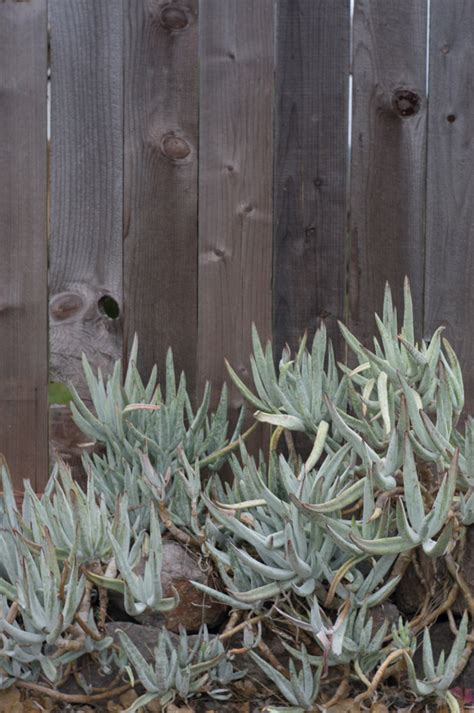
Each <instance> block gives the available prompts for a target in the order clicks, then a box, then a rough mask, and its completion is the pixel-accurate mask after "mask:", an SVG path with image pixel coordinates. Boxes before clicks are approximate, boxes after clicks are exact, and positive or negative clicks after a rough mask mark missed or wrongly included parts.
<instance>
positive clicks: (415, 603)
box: [393, 551, 451, 615]
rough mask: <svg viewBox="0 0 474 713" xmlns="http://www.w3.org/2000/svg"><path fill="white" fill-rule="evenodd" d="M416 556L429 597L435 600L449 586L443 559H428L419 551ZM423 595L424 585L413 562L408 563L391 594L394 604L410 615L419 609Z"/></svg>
mask: <svg viewBox="0 0 474 713" xmlns="http://www.w3.org/2000/svg"><path fill="white" fill-rule="evenodd" d="M417 556H418V562H419V566H420V570H421V572H422V576H423V578H424V580H425V582H426V583H427V584H428V585H429V587H430V593H431V598H432V599H433V600H436V601H437V600H439V597H440V593H442V592H444V591H445V590H446V591H447V589H446V588H449V586H450V582H451V578H450V575H449V573H448V570H447V568H446V564H445V562H444V559H443V558H442V557H439V558H437V559H430V558H429V557H426V555H424V554H423V552H421V551H419V552H418V553H417ZM425 596H426V590H425V587H424V586H423V584H422V582H421V581H420V579H419V577H418V575H417V573H416V571H415V568H414V566H413V564H410V565H409V566H408V569H407V570H406V572H405V574H404V575H403V577H402V579H401V581H400V582H399V584H398V587H397V589H396V590H395V594H394V595H393V599H394V601H395V604H396V606H397V607H398V609H399V610H400V612H401V613H402V614H404V615H412V614H415V613H416V612H417V611H419V609H421V606H422V604H423V601H424V599H425Z"/></svg>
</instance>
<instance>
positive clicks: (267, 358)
mask: <svg viewBox="0 0 474 713" xmlns="http://www.w3.org/2000/svg"><path fill="white" fill-rule="evenodd" d="M412 315H413V311H412V304H411V296H410V290H409V285H408V283H406V285H405V309H404V314H403V320H402V323H401V326H400V328H399V326H398V323H397V314H396V310H395V309H394V308H393V305H392V300H391V294H390V290H389V288H388V287H387V290H386V293H385V300H384V307H383V315H382V318H378V317H376V321H377V327H378V331H379V335H378V336H377V337H376V338H375V339H374V346H373V349H372V350H370V349H368V348H366V347H365V346H363V345H362V344H360V343H359V341H358V340H357V339H356V338H355V337H354V336H353V335H352V334H351V333H350V331H349V330H348V329H347V328H346V327H344V326H343V325H341V330H342V333H343V336H344V338H345V340H346V342H347V345H348V348H349V350H350V352H352V354H353V355H354V357H355V360H356V363H357V366H355V367H353V368H351V367H349V366H346V365H344V364H339V365H336V364H335V360H334V356H333V352H332V348H331V345H330V344H329V343H328V341H327V339H326V331H325V328H324V325H323V326H321V328H320V329H319V331H318V332H317V333H316V336H315V338H314V341H313V344H312V346H311V348H309V347H308V345H307V343H306V339H305V338H303V340H302V341H301V346H300V348H299V350H298V353H297V354H295V355H293V354H291V353H290V352H289V350H287V349H285V350H284V352H283V354H282V356H281V359H280V361H279V363H278V367H277V368H275V365H274V364H275V362H274V357H273V353H272V348H271V345H270V344H267V346H266V347H265V348H263V347H262V345H261V343H260V340H259V338H258V335H257V333H256V331H255V330H254V333H253V355H252V357H251V365H252V374H253V382H254V388H253V389H251V388H248V387H247V386H246V385H244V384H243V383H242V382H241V381H240V379H239V378H238V376H237V375H236V373H235V372H234V371H233V370H232V367H231V366H230V365H229V374H230V377H231V378H232V380H233V381H234V383H235V384H236V386H237V387H238V388H239V389H240V390H241V392H242V394H243V395H244V397H245V398H246V400H247V401H248V402H249V403H250V404H251V406H252V407H253V408H254V409H255V410H256V411H255V414H254V416H255V424H254V425H253V426H252V429H253V428H255V427H256V426H257V425H258V423H266V424H270V425H271V427H272V437H271V443H270V450H269V453H268V457H263V455H262V454H261V455H260V458H259V460H258V462H256V460H255V459H254V458H252V457H250V456H249V454H248V453H247V451H246V449H245V437H246V435H247V434H248V431H247V433H246V434H241V428H242V424H243V414H242V417H241V418H240V419H239V423H238V424H237V427H236V429H235V431H234V432H233V433H230V432H229V429H228V421H227V391H226V389H225V387H224V389H223V391H222V395H221V398H220V402H219V405H218V408H217V410H216V411H215V413H211V412H210V408H209V404H210V391H209V388H208V387H207V388H206V390H205V393H204V396H203V400H202V403H201V404H200V405H199V406H198V408H197V409H196V410H195V409H194V408H193V406H192V404H191V402H190V399H189V397H188V394H187V391H186V382H185V377H184V376H183V375H182V376H181V377H180V379H179V380H178V381H177V380H176V377H175V372H174V367H173V360H172V356H171V352H170V353H169V355H168V360H167V368H166V383H165V384H164V385H163V388H161V387H160V386H159V385H157V383H156V382H157V379H156V371H154V372H153V373H152V374H151V377H150V380H149V382H148V383H147V384H144V383H143V382H142V380H141V378H140V376H139V374H138V372H137V369H136V366H135V364H136V355H137V344H136V342H135V344H134V346H133V349H132V353H131V355H130V362H129V367H128V369H127V372H126V374H125V376H124V377H123V375H122V368H121V365H120V363H117V364H116V367H115V370H114V372H113V374H112V376H111V377H110V378H108V379H107V380H104V379H103V378H102V376H101V374H100V373H99V374H97V375H95V374H94V373H93V372H92V370H91V369H90V367H89V365H88V363H87V361H85V360H84V373H85V378H86V380H87V384H88V388H89V391H90V399H91V402H92V406H91V407H90V408H89V407H88V406H87V405H86V404H85V402H84V401H82V400H81V398H80V397H79V395H78V394H77V393H73V399H74V403H73V405H72V410H73V415H74V419H75V422H76V424H77V426H78V427H79V428H80V429H81V431H82V432H83V433H84V435H85V438H86V440H88V441H89V442H95V443H97V444H100V445H101V447H102V452H101V454H86V455H85V456H84V467H85V470H86V473H87V475H88V480H87V487H86V488H84V489H83V488H81V487H80V485H79V484H78V483H77V482H75V481H74V480H73V479H72V477H71V475H70V471H69V470H68V468H67V467H66V466H65V465H64V464H61V463H60V464H59V465H58V466H57V467H56V468H55V470H54V472H53V474H52V476H51V479H50V481H49V484H48V486H47V488H46V490H45V493H44V494H43V495H42V496H41V497H39V496H37V495H36V494H35V493H34V492H33V490H32V489H31V487H30V486H29V485H27V486H26V489H25V496H24V499H23V504H22V507H21V511H20V509H19V508H18V507H17V505H16V503H15V498H14V495H13V491H12V488H11V483H10V480H9V476H8V473H7V471H6V469H4V470H3V491H4V495H3V501H2V505H3V528H2V530H1V532H0V540H2V541H1V543H0V547H1V548H2V552H3V553H4V556H3V558H2V561H1V563H0V569H1V572H0V574H1V580H0V592H1V601H0V606H1V609H2V615H1V618H0V632H1V634H2V642H3V646H2V649H1V650H0V686H2V687H8V686H11V685H16V686H18V687H20V688H25V689H28V690H33V691H36V692H37V693H47V692H50V693H51V695H53V696H55V697H56V698H57V699H58V700H69V701H70V700H71V695H73V698H74V695H75V696H76V699H77V702H83V703H84V702H88V703H89V704H90V705H94V704H97V705H98V704H99V703H100V702H101V701H103V700H104V699H106V698H113V697H114V696H115V697H117V696H119V695H121V694H122V693H123V692H124V691H126V690H128V689H129V688H131V687H135V689H136V690H137V692H138V693H139V697H138V698H137V699H136V700H135V701H134V702H133V703H132V704H131V706H130V708H129V711H134V710H137V709H138V708H139V707H140V706H146V705H147V704H150V703H151V702H152V701H159V703H160V704H161V705H163V706H166V705H167V704H168V703H170V702H171V701H174V700H175V699H181V700H184V701H186V700H188V699H190V698H193V697H194V698H195V699H196V698H197V697H200V698H201V699H202V698H203V697H205V698H206V699H208V698H209V697H210V698H214V699H217V700H228V699H232V698H235V699H236V700H240V701H242V700H245V699H246V698H247V699H252V705H256V706H257V708H256V710H262V709H263V708H264V707H265V706H267V710H278V709H280V710H287V711H288V710H290V711H311V710H322V709H330V707H331V706H332V705H335V704H336V703H337V702H338V701H347V700H350V702H351V703H350V705H351V706H352V708H351V709H352V710H357V706H358V705H362V704H365V703H368V702H369V701H370V700H371V699H372V700H375V698H378V700H379V701H381V700H382V701H384V702H386V703H387V705H388V706H389V707H390V706H392V705H396V706H397V707H398V709H400V708H402V707H403V706H404V705H406V706H408V705H411V704H413V703H416V702H417V701H420V702H425V701H430V700H433V701H435V700H436V699H439V700H442V701H444V702H445V704H446V705H447V706H448V708H449V710H451V711H458V710H460V702H462V698H463V696H465V697H466V702H467V696H469V695H471V693H470V691H469V690H467V689H468V688H469V686H468V685H466V684H465V682H463V679H462V674H463V670H464V669H465V667H466V666H469V657H470V654H471V650H472V647H473V642H474V636H473V634H474V632H473V631H472V623H473V618H474V596H473V587H474V576H473V574H474V573H473V562H472V548H470V547H468V546H467V543H468V542H469V541H470V540H471V539H472V529H471V526H472V524H473V523H474V494H473V491H474V422H473V421H472V420H471V419H467V420H466V421H463V419H462V417H461V414H462V410H463V405H464V393H463V381H462V375H461V370H460V367H459V363H458V360H457V358H456V355H455V354H454V352H453V350H452V348H451V346H450V345H449V343H448V342H447V341H446V340H443V339H442V328H440V329H438V330H437V331H436V332H435V334H434V335H433V337H432V339H431V341H430V343H429V345H427V344H425V343H424V342H423V341H421V342H418V341H416V339H415V331H414V325H413V316H412ZM295 432H296V433H300V434H303V436H302V437H303V438H305V439H307V441H308V444H309V448H308V449H305V452H309V455H308V456H306V457H305V458H303V457H302V456H301V454H300V453H299V452H298V449H297V448H296V447H295V445H294V443H295V441H294V440H293V436H294V434H295ZM226 462H228V463H230V466H231V468H232V471H233V474H234V479H233V482H232V483H228V482H226V481H225V480H223V479H221V478H220V476H219V472H220V471H221V469H222V466H223V465H224V464H225V463H226ZM436 622H438V623H439V622H441V624H440V626H442V627H444V629H445V632H446V636H445V637H444V638H442V639H441V642H440V637H439V636H437V635H435V633H436V631H437V630H436ZM432 625H433V629H432V633H431V634H430V629H429V627H431V626H432ZM438 631H439V630H438ZM432 634H433V641H432ZM433 642H434V643H435V646H433ZM443 644H446V645H444V647H443V649H444V650H443V651H442V652H441V651H440V646H441V645H443ZM91 661H93V662H94V667H95V668H97V669H98V670H99V671H100V676H99V677H97V676H95V678H94V680H93V681H92V680H91V679H90V678H88V676H87V671H89V670H90V662H91ZM246 670H247V671H248V675H246V674H245V671H246ZM72 676H74V680H75V682H76V685H77V684H79V685H80V686H82V689H83V690H82V691H80V690H79V691H76V693H75V694H71V693H70V692H69V693H65V691H67V690H69V691H70V689H68V688H67V687H68V685H69V684H68V679H70V678H71V677H72ZM101 676H102V677H103V678H101ZM105 681H106V682H107V683H106V685H105V686H104V682H105ZM464 681H468V678H466V679H464ZM104 688H106V690H104ZM68 696H69V698H68ZM79 699H80V700H79Z"/></svg>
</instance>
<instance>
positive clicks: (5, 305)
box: [0, 0, 48, 489]
mask: <svg viewBox="0 0 474 713" xmlns="http://www.w3.org/2000/svg"><path fill="white" fill-rule="evenodd" d="M47 48H48V36H47V14H46V2H45V0H32V2H30V3H7V4H0V96H1V101H0V250H1V259H0V452H1V453H2V454H4V455H5V457H6V459H7V462H8V464H9V466H10V469H11V472H12V476H13V479H14V482H15V486H16V487H18V488H21V483H22V479H23V478H30V480H31V481H32V484H33V486H35V487H37V488H38V489H42V487H43V486H44V484H45V482H46V479H47V477H48V421H47V385H48V353H47V250H46V247H47V242H46V241H47V229H46V206H47V136H46V82H47Z"/></svg>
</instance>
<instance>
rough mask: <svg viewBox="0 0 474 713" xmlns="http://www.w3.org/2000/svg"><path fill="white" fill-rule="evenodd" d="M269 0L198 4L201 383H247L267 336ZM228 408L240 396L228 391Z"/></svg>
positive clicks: (204, 1)
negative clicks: (255, 336) (254, 345)
mask: <svg viewBox="0 0 474 713" xmlns="http://www.w3.org/2000/svg"><path fill="white" fill-rule="evenodd" d="M273 23H274V13H273V2H272V0H259V2H258V3H255V2H253V0H227V2H225V3H223V2H221V0H201V3H200V59H201V65H200V169H199V311H198V370H199V384H200V386H201V388H202V384H203V383H204V381H205V380H206V379H209V380H210V381H211V383H212V384H213V385H214V386H215V387H216V388H215V389H214V391H217V389H219V388H220V386H221V384H222V382H223V381H224V380H226V376H227V374H226V370H225V366H224V361H223V357H224V356H226V357H227V358H228V359H229V360H230V362H231V363H232V365H233V366H234V368H235V369H236V370H237V372H238V373H239V374H240V375H241V376H242V377H243V378H246V376H247V374H248V365H249V359H248V357H249V354H250V351H251V340H250V336H251V323H252V321H254V322H255V323H256V325H257V328H258V330H259V332H260V335H261V337H262V338H263V339H267V338H268V337H269V336H270V332H271V309H272V308H271V303H272V301H271V270H272V103H273V71H274V61H273V32H274V30H273ZM231 403H232V407H233V408H234V409H235V408H237V407H239V406H240V404H241V398H240V396H239V395H238V394H236V393H235V391H233V392H232V399H231Z"/></svg>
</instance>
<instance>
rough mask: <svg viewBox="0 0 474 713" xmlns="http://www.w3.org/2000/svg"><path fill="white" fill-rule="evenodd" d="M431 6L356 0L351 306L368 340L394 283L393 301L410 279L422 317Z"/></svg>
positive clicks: (413, 0)
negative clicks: (375, 315) (387, 284)
mask: <svg viewBox="0 0 474 713" xmlns="http://www.w3.org/2000/svg"><path fill="white" fill-rule="evenodd" d="M426 23H427V3H426V0H398V2H395V3H394V2H392V1H391V0H377V1H376V2H375V1H373V0H356V2H355V10H354V28H353V47H354V50H353V121H352V169H351V189H350V193H351V195H350V237H351V256H350V273H349V304H350V322H351V326H352V328H353V329H354V330H355V331H356V333H357V334H358V335H359V337H361V338H362V339H363V341H364V342H366V341H368V340H369V338H370V337H371V335H372V333H373V327H374V321H373V312H374V311H377V312H379V313H380V312H381V309H382V300H383V291H384V284H385V282H386V281H387V280H388V281H389V282H390V284H391V287H392V291H393V293H394V298H395V302H396V304H397V305H399V306H400V305H401V303H402V294H403V278H404V276H405V275H408V276H409V278H410V281H411V286H412V291H413V299H414V304H415V313H416V314H415V316H416V322H417V325H418V328H419V330H420V331H421V329H422V317H423V269H424V268H423V265H424V212H425V211H424V206H425V196H426V193H425V180H426V150H425V143H426Z"/></svg>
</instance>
